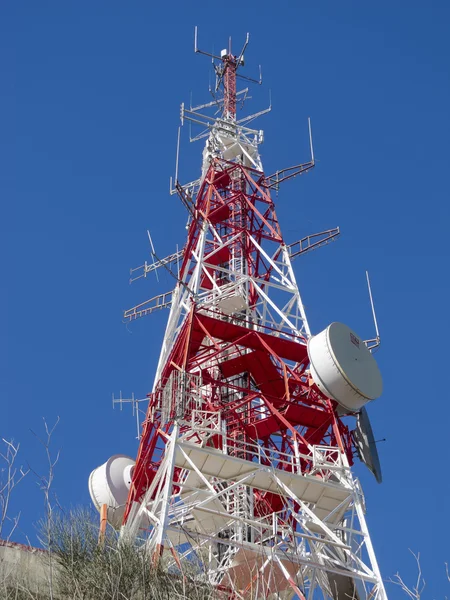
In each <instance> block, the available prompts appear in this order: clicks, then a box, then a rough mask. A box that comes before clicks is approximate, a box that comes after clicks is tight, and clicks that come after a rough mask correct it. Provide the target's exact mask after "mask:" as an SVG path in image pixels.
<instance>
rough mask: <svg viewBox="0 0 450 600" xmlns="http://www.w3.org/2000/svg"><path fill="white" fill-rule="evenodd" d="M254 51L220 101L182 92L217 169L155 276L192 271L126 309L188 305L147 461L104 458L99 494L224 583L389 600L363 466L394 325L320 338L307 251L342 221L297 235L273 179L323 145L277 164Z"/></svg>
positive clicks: (165, 365) (143, 448)
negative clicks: (264, 158)
mask: <svg viewBox="0 0 450 600" xmlns="http://www.w3.org/2000/svg"><path fill="white" fill-rule="evenodd" d="M247 42H248V39H247ZM246 45H247V43H246V44H245V46H244V49H245V48H246ZM196 46H197V44H196ZM196 51H198V49H197V47H196ZM243 52H244V51H242V52H241V53H240V54H239V55H238V56H236V55H233V54H232V52H231V47H230V48H229V49H228V50H223V51H222V52H221V56H220V57H215V56H214V57H213V59H214V60H215V61H216V62H215V71H216V77H217V85H216V90H215V92H213V95H214V100H213V101H212V102H211V103H210V104H207V105H203V106H201V107H197V108H192V107H191V108H190V109H189V110H188V109H187V108H185V107H184V106H182V112H181V117H182V122H183V121H185V120H190V121H192V122H194V123H200V124H201V125H203V127H204V131H203V133H201V134H199V135H198V136H197V139H198V138H201V137H204V138H205V139H206V143H205V147H204V150H203V162H202V170H201V177H200V178H199V179H198V180H196V181H194V182H191V183H189V184H187V185H181V184H180V183H179V182H178V180H177V177H176V181H175V187H174V190H176V192H177V193H178V195H179V197H180V199H181V200H182V202H183V204H184V206H185V208H186V209H187V211H188V213H189V222H188V235H187V241H186V244H185V246H184V248H183V250H181V251H179V252H177V253H174V254H172V255H171V256H169V257H167V258H164V259H158V258H157V257H156V255H155V253H154V250H153V252H152V254H153V256H154V262H153V263H152V264H151V265H148V264H145V265H143V267H142V273H141V274H142V275H147V274H148V273H150V272H151V271H153V270H155V269H157V268H159V267H164V268H166V269H171V266H172V267H173V266H176V265H177V263H178V272H177V274H174V276H175V277H176V278H177V283H176V286H175V289H174V290H173V291H172V292H168V293H166V294H161V295H159V296H156V297H154V298H152V299H151V300H149V301H147V302H145V303H143V304H141V305H139V306H137V307H134V308H132V309H130V310H128V311H126V312H125V317H126V319H128V320H133V319H136V318H138V317H140V316H144V315H146V314H149V313H151V312H153V311H155V310H156V309H160V308H162V307H165V306H170V315H169V319H168V323H167V328H166V332H165V336H164V341H163V344H162V348H161V354H160V359H159V363H158V368H157V371H156V377H155V383H154V388H153V391H152V393H151V394H149V396H148V397H149V401H148V410H147V413H146V418H145V420H144V423H143V429H142V435H141V438H140V446H139V452H138V455H137V459H136V463H135V465H134V463H133V461H132V460H130V459H129V458H127V457H123V456H116V457H113V458H112V459H110V461H108V463H106V464H105V465H103V466H102V467H100V468H99V469H97V470H96V471H94V472H93V474H92V475H91V480H90V489H91V494H92V497H93V499H94V502H95V503H96V505H97V506H98V507H99V508H100V506H101V505H102V504H107V505H108V506H107V507H104V510H105V511H107V513H106V512H105V515H106V514H107V516H108V520H109V521H110V522H111V523H112V524H114V525H116V526H117V527H119V526H120V525H122V529H121V532H122V535H128V536H143V537H145V539H146V544H147V545H148V547H149V548H150V549H152V550H153V551H154V555H155V557H159V556H161V555H162V554H163V553H164V555H165V556H166V557H167V560H168V561H169V563H170V561H173V562H174V564H179V560H180V558H182V557H187V556H193V555H196V556H197V557H198V556H200V557H201V559H202V561H204V563H205V565H206V568H207V573H208V577H209V581H210V582H211V583H212V584H213V585H215V586H217V588H218V589H219V590H222V591H223V594H224V597H232V598H243V599H244V598H292V597H296V596H298V597H299V598H308V599H312V598H322V597H323V598H359V599H360V600H362V599H363V598H370V599H372V600H382V599H385V598H386V593H385V590H384V586H383V582H382V579H381V575H380V572H379V569H378V565H377V561H376V558H375V554H374V551H373V547H372V544H371V540H370V536H369V532H368V529H367V525H366V520H365V517H364V513H365V506H364V496H363V493H362V490H361V487H360V485H359V482H358V480H357V479H356V478H355V477H354V476H353V474H352V471H351V468H350V467H351V465H352V464H353V456H354V453H355V452H356V451H359V453H360V456H361V458H363V460H366V458H367V456H366V455H367V453H368V452H369V446H370V444H371V442H372V441H373V440H371V439H369V441H367V439H368V438H367V436H368V434H370V426H369V425H368V422H367V413H366V412H365V409H364V404H365V403H366V402H368V401H369V400H372V399H375V398H376V397H377V396H379V395H380V394H381V378H380V375H379V371H378V368H377V366H376V363H375V360H374V359H373V357H372V354H371V352H370V351H371V350H372V349H373V342H375V344H377V343H378V339H376V340H372V341H369V342H364V341H362V340H361V339H360V338H359V337H358V336H357V335H356V334H355V333H354V332H352V331H351V330H350V329H349V328H348V327H346V326H345V325H342V324H339V323H333V324H332V325H330V326H329V327H328V328H327V329H326V330H325V331H323V332H321V333H319V334H318V335H315V336H312V335H311V332H310V328H309V325H308V321H307V318H306V314H305V310H304V306H303V304H302V299H301V296H300V292H299V289H298V286H297V282H296V278H295V274H294V270H293V268H292V259H293V258H294V257H295V256H298V255H299V254H302V253H304V252H306V251H308V250H310V249H312V248H315V247H317V246H320V245H322V244H325V243H327V242H328V241H330V240H332V239H333V238H334V237H336V236H337V235H338V233H339V230H338V229H334V230H329V231H325V232H321V233H320V234H315V235H313V236H308V237H307V238H304V239H302V240H300V241H299V242H296V243H294V244H286V243H285V241H284V238H283V235H282V233H281V228H280V224H279V222H278V219H277V215H276V212H275V204H274V202H273V199H272V197H271V191H272V190H274V189H278V186H279V184H280V183H281V182H282V181H284V180H285V179H287V178H290V177H294V176H296V175H299V174H301V173H305V172H307V171H308V170H310V169H311V168H313V167H314V156H313V153H312V152H311V160H310V161H309V162H307V163H305V164H301V165H296V166H295V167H291V168H289V169H285V170H282V171H278V172H277V173H275V174H274V175H271V176H267V175H265V173H264V169H263V166H262V163H261V158H260V155H259V144H260V143H261V142H262V138H263V134H262V131H259V130H254V129H250V128H248V127H247V126H246V125H245V124H246V123H248V122H249V121H250V120H251V119H252V118H254V117H255V115H252V116H250V117H247V118H245V117H244V118H243V119H240V120H238V119H237V117H236V105H237V99H238V100H239V99H241V98H242V97H243V96H245V93H246V92H245V90H244V92H237V91H236V79H237V77H240V70H241V68H242V66H243V63H244V61H243ZM209 107H212V108H216V109H217V107H219V108H220V116H219V117H217V115H216V116H213V117H209V116H207V115H206V114H204V112H201V111H205V110H207V109H208V108H209ZM263 112H266V111H261V113H258V114H257V115H256V116H259V115H260V114H262V113H263ZM311 150H312V144H311ZM370 342H372V344H371V343H370ZM355 417H356V420H355ZM355 422H356V428H355V426H354V424H355ZM352 427H353V431H352ZM369 454H370V452H369ZM372 459H373V456H372ZM370 461H371V457H370V456H369V458H368V459H367V460H366V462H368V463H369V467H371V468H373V461H372V463H371V462H370ZM375 466H376V465H375ZM376 474H377V475H379V472H378V471H376ZM124 486H125V487H124ZM128 489H129V492H128ZM124 490H125V491H124ZM124 494H125V497H124ZM127 495H128V498H127V499H126V496H127Z"/></svg>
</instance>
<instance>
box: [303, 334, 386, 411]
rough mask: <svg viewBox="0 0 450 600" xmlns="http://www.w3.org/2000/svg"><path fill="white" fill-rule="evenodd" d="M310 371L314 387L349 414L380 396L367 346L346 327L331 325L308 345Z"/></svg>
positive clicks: (378, 379) (377, 374)
mask: <svg viewBox="0 0 450 600" xmlns="http://www.w3.org/2000/svg"><path fill="white" fill-rule="evenodd" d="M308 356H309V360H310V372H311V375H312V378H313V379H314V382H315V383H316V385H317V387H318V388H319V389H320V391H321V392H323V393H324V394H325V395H326V396H328V397H329V398H332V399H333V400H336V401H337V402H339V404H340V405H341V406H343V407H344V408H345V409H347V410H349V411H351V412H357V411H359V410H360V408H361V407H362V406H364V404H366V403H367V402H369V401H370V400H375V398H378V397H379V396H381V393H382V391H383V383H382V379H381V374H380V371H379V369H378V365H377V363H376V361H375V359H374V357H373V356H372V354H371V353H370V351H369V350H368V349H367V347H366V344H365V343H364V341H363V340H361V338H360V337H359V336H358V335H356V333H355V332H354V331H352V330H351V329H350V328H349V327H347V325H344V324H343V323H331V325H329V326H328V327H327V328H326V329H324V330H323V331H322V332H321V333H319V334H318V335H315V336H313V337H312V338H311V339H310V340H309V342H308Z"/></svg>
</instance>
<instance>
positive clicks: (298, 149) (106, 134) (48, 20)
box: [0, 0, 450, 598]
mask: <svg viewBox="0 0 450 600" xmlns="http://www.w3.org/2000/svg"><path fill="white" fill-rule="evenodd" d="M152 6H154V8H152ZM227 7H229V11H228V14H227ZM449 22H450V5H449V4H448V2H444V1H440V2H439V1H436V2H430V3H423V2H416V1H397V2H386V1H381V2H371V3H369V2H358V1H353V2H347V1H343V2H321V3H318V2H317V3H312V2H303V1H297V2H290V3H287V2H278V3H272V2H268V1H265V0H263V1H262V2H258V3H256V2H247V3H238V4H235V5H233V4H230V3H228V4H227V3H223V2H216V3H213V2H208V3H188V2H183V3H181V2H174V3H170V2H165V3H161V2H154V3H151V2H138V1H136V2H128V3H127V2H115V1H111V2H86V1H81V2H77V3H75V2H56V1H47V2H44V1H42V2H35V1H28V2H27V1H24V2H12V1H9V2H8V1H6V0H4V1H3V2H2V3H1V7H0V198H1V209H2V210H1V221H0V226H1V235H0V249H1V251H0V258H1V275H2V285H1V296H0V311H1V315H2V319H1V323H0V327H1V331H0V383H1V395H2V396H1V397H2V412H1V420H0V434H1V436H3V437H7V438H11V437H13V438H14V439H16V440H19V441H21V443H22V449H21V454H22V459H23V461H28V462H30V463H31V465H32V466H33V468H34V469H36V470H38V471H41V472H44V471H45V464H44V459H43V453H42V451H41V450H40V449H39V446H38V444H37V442H36V440H35V439H34V437H33V436H32V434H31V433H30V431H29V430H30V428H32V429H35V430H39V431H42V427H41V420H42V417H43V416H44V417H46V418H47V419H48V420H49V422H52V421H54V420H55V418H56V416H57V415H59V416H60V417H61V423H60V425H59V427H58V430H57V432H56V434H55V436H54V441H53V448H54V450H55V451H56V450H57V449H59V448H61V459H60V462H59V464H58V467H57V472H56V482H55V491H56V492H57V494H58V497H59V501H60V502H61V504H62V505H63V506H68V505H69V504H79V503H88V502H89V497H88V489H87V479H88V475H89V473H90V471H91V470H92V469H93V468H94V467H96V466H97V465H99V464H100V463H102V462H103V461H105V460H106V459H107V458H108V457H109V456H110V455H111V454H114V453H128V454H131V455H134V454H135V452H136V440H135V439H134V436H135V428H134V423H133V420H132V417H131V415H130V414H129V413H128V412H122V413H120V412H118V411H114V412H113V411H112V408H111V393H112V392H116V393H117V392H119V390H123V392H124V393H127V394H128V393H130V392H132V391H134V392H135V393H136V394H137V395H140V396H143V395H144V394H145V393H146V392H148V391H149V390H150V388H151V384H152V379H153V375H154V369H155V366H156V360H157V355H158V351H159V345H160V343H161V338H162V332H163V327H164V324H165V320H166V318H167V313H164V312H162V313H159V314H156V315H153V316H151V317H148V318H147V319H146V320H143V321H141V322H137V323H135V324H133V325H132V326H131V327H129V329H127V328H126V327H125V325H123V324H122V320H121V313H122V310H123V309H125V308H128V307H130V306H132V305H133V304H136V303H137V302H139V301H141V300H144V299H146V298H148V297H151V296H152V295H155V294H156V293H159V292H163V291H165V290H168V289H170V288H171V286H172V284H173V281H171V280H170V279H168V277H167V276H166V275H165V274H164V273H162V274H161V277H160V282H159V283H158V282H157V281H156V279H154V278H152V279H149V280H145V281H141V282H138V283H135V284H133V285H132V286H129V285H128V270H129V268H130V267H133V266H137V265H139V264H142V263H143V262H144V260H145V259H148V258H149V254H148V243H147V239H146V229H147V228H149V229H150V230H151V231H152V234H153V237H154V241H155V244H156V248H157V251H158V253H159V254H161V255H165V254H168V253H170V252H172V251H173V250H174V249H175V248H176V244H177V243H178V244H179V245H180V246H181V245H182V244H183V242H184V236H185V229H184V225H185V221H186V214H185V212H184V209H183V207H182V206H181V204H180V202H179V201H178V200H177V199H176V198H175V197H170V196H169V194H168V180H169V176H170V175H171V174H172V171H173V164H174V157H175V143H176V134H177V127H178V124H179V120H178V115H179V104H180V103H181V102H182V101H187V102H188V101H189V94H190V91H191V90H192V91H193V98H194V102H199V103H200V102H203V101H207V99H208V91H207V87H208V70H209V63H208V60H207V59H206V58H204V57H199V56H195V55H194V53H193V52H192V46H193V28H194V25H196V24H197V25H199V28H200V43H201V45H202V46H203V47H204V48H206V49H208V50H212V48H213V46H214V48H215V49H216V51H218V50H220V48H221V47H224V46H225V45H226V40H227V37H228V35H230V34H231V35H232V36H233V39H234V40H236V44H240V43H241V42H242V41H243V40H244V36H245V33H246V32H247V31H249V32H250V33H251V45H250V47H249V50H248V52H247V56H246V59H247V66H248V67H247V73H248V74H249V75H251V74H252V73H257V65H258V64H259V63H261V64H262V66H263V74H264V77H265V82H264V84H265V85H264V86H263V88H261V89H257V90H254V93H253V96H254V99H253V101H252V103H251V104H249V105H248V110H252V111H253V110H259V109H261V108H264V107H265V106H266V104H267V98H268V89H269V88H270V89H271V90H272V99H273V112H272V113H271V114H270V115H269V116H266V117H264V120H261V121H260V122H259V126H260V127H262V128H264V130H265V133H266V141H265V144H264V146H263V147H262V152H263V160H264V162H265V166H266V170H267V171H268V172H272V171H274V170H276V169H277V168H280V167H283V166H290V165H291V164H294V163H296V162H301V161H303V160H305V159H307V157H308V143H307V125H306V123H307V121H306V120H307V117H308V116H311V118H312V122H313V129H314V140H315V150H316V157H317V159H318V164H317V167H316V169H315V170H314V172H312V173H310V174H308V175H307V176H305V177H304V178H302V179H299V180H294V181H293V182H288V183H286V184H284V187H283V189H282V191H281V193H280V195H279V198H278V204H277V210H278V215H279V218H280V221H281V226H282V228H283V232H284V235H285V238H286V240H287V241H294V240H296V239H298V238H300V237H302V236H304V235H306V234H308V233H310V232H314V231H320V230H321V229H323V228H328V227H333V226H335V225H339V226H340V227H341V230H342V234H343V235H342V237H341V239H340V240H339V241H338V242H336V243H335V244H333V245H332V246H329V247H327V248H325V249H321V250H319V251H317V252H314V253H312V254H310V255H307V256H305V257H302V259H301V260H298V262H297V263H296V265H295V267H296V273H297V276H298V282H299V286H300V289H301V292H302V294H303V296H304V301H305V303H306V307H307V311H308V317H309V321H310V325H311V327H312V329H313V331H314V332H318V331H320V330H321V329H322V328H323V327H324V326H326V325H327V324H328V323H329V322H331V321H334V320H338V321H343V322H345V323H347V324H348V325H350V326H351V327H353V328H354V329H355V330H356V331H358V332H359V333H360V334H361V335H362V336H364V337H369V336H371V335H372V333H373V331H372V325H371V317H370V308H369V304H368V299H367V292H366V289H365V280H364V270H365V269H369V271H370V274H371V278H372V283H373V291H374V296H375V301H376V306H377V311H378V318H379V322H380V328H381V334H382V348H381V350H380V352H379V353H378V354H377V358H378V359H379V364H380V367H381V370H382V373H383V376H384V384H385V391H384V394H383V397H382V398H381V399H379V400H377V401H376V402H375V403H373V404H372V405H371V406H370V407H369V410H370V415H371V418H372V421H373V425H374V429H375V433H376V436H377V437H378V438H384V437H386V438H387V442H386V443H383V444H380V446H379V451H380V455H381V460H382V465H383V470H384V483H383V484H382V485H381V486H379V485H377V484H376V483H375V481H374V480H373V478H372V477H371V476H370V474H369V473H367V472H366V471H365V470H363V469H362V468H361V467H358V468H357V472H358V474H359V475H360V477H361V480H362V483H363V486H364V489H365V492H366V501H367V508H368V522H369V526H370V529H371V533H372V538H373V542H374V545H375V549H376V551H377V555H378V558H379V561H380V565H381V569H382V573H383V576H384V577H385V578H388V577H389V576H392V575H393V574H394V573H395V572H396V571H397V570H400V571H401V572H402V573H403V574H404V576H405V577H406V578H407V579H408V577H409V578H412V577H413V574H414V569H413V559H412V557H411V556H410V555H409V553H408V548H411V549H412V550H414V551H420V552H421V554H422V561H423V570H424V573H425V577H426V579H427V592H428V595H427V596H426V597H428V598H437V597H443V596H444V594H445V593H447V594H448V593H449V591H450V585H446V583H445V577H444V561H450V550H449V544H448V537H449V533H450V531H449V520H448V507H449V492H450V487H449V486H450V484H449V477H448V472H449V458H450V457H449V449H448V448H449V442H448V440H449V433H448V432H449V421H450V401H449V397H448V396H449V391H448V382H447V374H448V370H449V367H448V346H447V343H446V340H447V335H448V333H449V332H448V329H449V326H448V318H447V315H448V306H449V266H448V265H449V251H450V250H449V236H448V232H449V216H450V209H449V187H450V186H449V175H448V173H449V159H450V152H449V145H450V116H449V107H450V83H449V58H450V31H449V29H450V27H449ZM184 133H185V134H186V133H187V131H185V132H184ZM201 151H202V146H201V145H200V144H198V145H189V144H188V143H187V140H186V135H185V137H184V142H183V145H182V161H181V172H180V175H181V179H183V180H184V181H187V180H188V179H194V178H196V177H197V176H198V174H199V169H200V157H201ZM42 508H43V499H42V496H41V494H40V492H39V490H38V489H37V486H36V485H35V483H34V481H33V477H31V476H30V477H29V478H28V480H27V481H26V482H24V484H23V485H22V487H21V488H20V489H19V490H18V492H17V496H16V501H15V503H14V509H16V510H22V514H23V516H22V521H21V523H22V530H23V531H24V532H25V533H27V534H28V535H29V536H30V537H31V539H32V540H34V539H35V538H34V533H33V522H35V521H36V520H37V519H38V518H39V516H41V515H42ZM17 539H18V540H23V536H22V537H21V536H20V535H18V536H17ZM396 597H400V596H399V592H398V591H396V589H395V588H394V589H392V590H391V598H396Z"/></svg>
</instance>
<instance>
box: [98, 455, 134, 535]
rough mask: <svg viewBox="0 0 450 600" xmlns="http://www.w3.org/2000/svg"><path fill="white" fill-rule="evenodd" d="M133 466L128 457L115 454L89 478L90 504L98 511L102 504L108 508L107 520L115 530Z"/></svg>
mask: <svg viewBox="0 0 450 600" xmlns="http://www.w3.org/2000/svg"><path fill="white" fill-rule="evenodd" d="M134 465H135V462H134V460H133V459H132V458H130V457H129V456H124V455H123V454H116V455H115V456H112V457H111V458H110V459H108V460H107V461H106V462H105V463H104V464H103V465H101V466H100V467H97V468H96V469H94V471H92V473H91V475H90V477H89V493H90V494H91V498H92V502H93V503H94V506H95V508H96V509H97V510H98V511H100V509H101V507H102V505H103V504H106V505H107V506H108V511H107V520H108V523H109V524H110V525H112V526H113V527H114V528H115V529H120V526H121V525H122V518H123V514H124V512H125V504H126V501H127V498H128V491H129V489H130V485H131V477H132V472H133V468H134Z"/></svg>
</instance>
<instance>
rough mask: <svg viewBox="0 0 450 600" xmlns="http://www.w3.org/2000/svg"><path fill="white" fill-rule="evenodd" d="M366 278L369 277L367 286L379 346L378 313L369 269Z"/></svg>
mask: <svg viewBox="0 0 450 600" xmlns="http://www.w3.org/2000/svg"><path fill="white" fill-rule="evenodd" d="M366 278H367V287H368V289H369V298H370V306H371V307H372V315H373V322H374V324H375V333H376V340H377V346H379V345H380V332H379V330H378V322H377V315H376V313H375V305H374V303H373V297H372V288H371V286H370V279H369V271H366Z"/></svg>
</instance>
